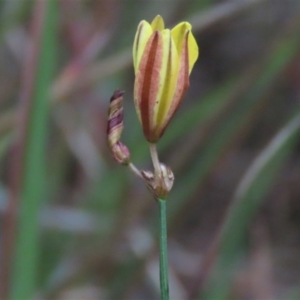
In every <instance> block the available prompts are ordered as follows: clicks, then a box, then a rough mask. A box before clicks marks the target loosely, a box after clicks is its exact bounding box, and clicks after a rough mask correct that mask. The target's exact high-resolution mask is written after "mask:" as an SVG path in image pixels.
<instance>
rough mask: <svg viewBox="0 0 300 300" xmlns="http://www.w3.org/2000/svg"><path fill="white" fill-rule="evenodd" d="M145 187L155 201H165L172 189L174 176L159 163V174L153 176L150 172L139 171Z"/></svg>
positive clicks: (167, 168)
mask: <svg viewBox="0 0 300 300" xmlns="http://www.w3.org/2000/svg"><path fill="white" fill-rule="evenodd" d="M141 174H142V176H143V178H144V180H145V182H146V185H147V187H148V188H149V190H150V191H151V192H152V194H153V195H154V197H155V198H156V199H158V198H160V199H165V198H166V197H167V195H168V194H169V192H170V191H171V189H172V186H173V183H174V174H173V172H172V170H171V169H170V168H169V167H167V166H166V165H165V164H163V163H160V172H158V173H157V174H155V175H154V174H153V173H152V172H151V171H141Z"/></svg>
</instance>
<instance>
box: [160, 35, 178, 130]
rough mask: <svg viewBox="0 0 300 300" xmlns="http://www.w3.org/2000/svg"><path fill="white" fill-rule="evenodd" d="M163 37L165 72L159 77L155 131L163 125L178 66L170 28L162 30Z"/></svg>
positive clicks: (170, 100)
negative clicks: (160, 81)
mask: <svg viewBox="0 0 300 300" xmlns="http://www.w3.org/2000/svg"><path fill="white" fill-rule="evenodd" d="M163 38H164V43H165V52H166V53H165V58H164V59H165V61H166V69H165V74H164V75H163V76H162V78H161V80H162V81H163V84H162V86H163V88H162V90H161V94H160V95H159V96H160V97H159V101H158V102H159V106H158V109H157V113H156V126H157V132H159V131H161V130H160V129H161V127H162V126H163V123H164V119H165V118H166V116H167V113H168V108H169V107H170V105H171V102H172V99H173V94H174V90H175V85H176V81H177V73H178V67H179V60H178V54H177V50H176V45H175V43H174V41H173V38H172V35H171V32H170V30H164V31H163Z"/></svg>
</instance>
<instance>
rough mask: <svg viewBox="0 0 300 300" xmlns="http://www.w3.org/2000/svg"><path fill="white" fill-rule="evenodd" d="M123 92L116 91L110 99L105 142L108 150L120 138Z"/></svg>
mask: <svg viewBox="0 0 300 300" xmlns="http://www.w3.org/2000/svg"><path fill="white" fill-rule="evenodd" d="M123 94H124V92H123V91H120V90H116V91H115V92H114V94H113V95H112V97H111V98H110V104H109V110H108V122H107V141H108V145H109V147H110V148H112V147H113V145H115V144H116V143H117V142H119V140H120V138H121V134H122V131H123V128H124V124H123Z"/></svg>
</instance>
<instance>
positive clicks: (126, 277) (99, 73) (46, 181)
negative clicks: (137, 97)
mask: <svg viewBox="0 0 300 300" xmlns="http://www.w3.org/2000/svg"><path fill="white" fill-rule="evenodd" d="M157 14H160V15H162V16H163V18H164V19H165V23H166V25H167V27H170V28H171V27H172V26H174V25H175V24H177V23H178V22H180V21H188V22H190V23H191V24H192V26H193V32H194V35H195V37H196V40H197V42H198V44H199V46H200V57H199V59H198V61H197V62H196V64H195V67H194V70H193V72H192V74H191V77H190V84H191V85H190V89H189V90H188V92H187V94H186V96H185V99H184V101H183V103H182V106H181V107H180V109H179V110H178V112H177V114H176V116H175V118H174V120H173V121H172V122H171V124H170V126H169V127H168V129H167V131H166V133H165V135H164V137H163V138H162V140H161V141H160V142H159V144H158V149H159V156H160V158H161V160H162V162H164V163H166V164H167V165H169V166H170V167H171V168H172V170H173V172H174V174H175V185H174V188H173V190H172V192H171V193H170V196H169V198H168V226H169V264H170V290H171V299H175V300H177V299H178V300H185V299H190V300H194V299H209V300H210V299H215V300H222V299H245V300H246V299H247V300H248V299H250V300H252V299H253V300H270V299H284V300H290V299H291V300H292V299H300V287H299V284H300V259H299V257H300V201H299V200H300V199H299V198H300V171H299V170H300V156H299V149H300V148H299V147H300V144H299V137H300V1H298V0H287V1H283V0H173V1H171V0H162V1H159V0H156V1H146V0H0V164H1V168H0V174H1V184H0V211H1V231H0V234H1V240H0V243H1V244H0V255H1V256H0V259H1V260H0V276H1V277H0V299H16V300H19V299H49V300H50V299H63V300H65V299H87V300H93V299H116V300H119V299H120V300H121V299H134V300H135V299H137V300H138V299H143V300H144V299H145V300H148V299H149V300H152V299H158V298H159V281H158V280H159V277H158V245H157V242H158V241H157V240H158V239H157V222H158V209H157V205H156V203H155V201H154V200H153V199H152V196H151V195H150V194H149V192H148V191H147V189H146V188H145V186H144V184H143V183H142V182H141V181H140V180H139V179H138V178H135V177H134V176H133V175H132V173H130V171H129V170H128V169H126V168H125V167H123V166H120V165H118V164H117V163H116V162H115V161H114V160H113V159H112V157H111V154H110V153H109V150H108V148H107V144H106V122H107V110H108V103H109V98H110V97H111V95H112V93H113V91H114V90H115V89H117V88H120V89H122V90H125V91H126V93H125V96H124V98H125V100H124V111H125V120H124V123H125V129H124V132H123V135H122V142H123V143H124V144H126V145H127V146H128V147H129V149H130V151H131V156H132V160H133V162H134V163H135V164H136V165H137V166H138V167H139V168H141V169H149V168H151V164H150V155H149V151H148V145H147V143H146V140H145V139H144V137H143V135H142V130H141V127H140V125H139V123H138V120H137V117H136V113H135V110H134V105H133V100H132V94H133V82H134V74H133V66H132V60H131V47H132V43H133V39H134V35H135V31H136V28H137V25H138V23H139V22H140V21H141V20H143V19H145V20H147V21H151V20H152V19H153V18H154V17H155V16H156V15H157Z"/></svg>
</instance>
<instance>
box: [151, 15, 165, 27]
mask: <svg viewBox="0 0 300 300" xmlns="http://www.w3.org/2000/svg"><path fill="white" fill-rule="evenodd" d="M151 27H152V29H153V31H155V30H159V31H162V30H163V29H165V23H164V19H163V18H162V17H161V16H160V15H157V16H156V17H155V18H154V19H153V21H152V23H151Z"/></svg>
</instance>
